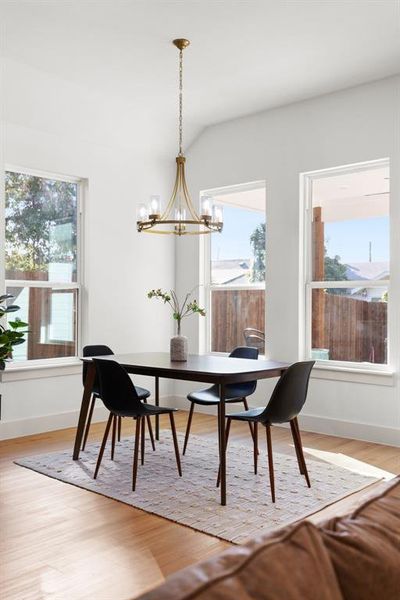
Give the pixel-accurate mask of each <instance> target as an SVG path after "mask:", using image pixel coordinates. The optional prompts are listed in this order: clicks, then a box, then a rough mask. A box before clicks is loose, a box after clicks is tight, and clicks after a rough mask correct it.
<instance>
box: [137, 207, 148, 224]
mask: <svg viewBox="0 0 400 600" xmlns="http://www.w3.org/2000/svg"><path fill="white" fill-rule="evenodd" d="M148 218H149V211H148V209H147V206H146V205H145V204H143V203H142V204H139V205H138V207H137V209H136V221H137V222H139V221H147V220H148Z"/></svg>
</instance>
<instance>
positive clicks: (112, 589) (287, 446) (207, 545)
mask: <svg viewBox="0 0 400 600" xmlns="http://www.w3.org/2000/svg"><path fill="white" fill-rule="evenodd" d="M176 417H177V427H178V430H179V431H181V432H184V430H185V425H186V419H187V414H186V413H185V412H183V411H180V412H179V413H178V414H177V415H176ZM161 426H162V427H164V426H165V427H168V423H167V421H162V423H161ZM103 431H104V423H100V424H95V425H93V426H92V429H91V432H90V439H92V440H93V439H100V437H101V436H102V434H103ZM192 433H196V434H198V435H205V436H215V435H216V419H215V418H214V417H213V416H208V415H202V414H195V416H194V418H193V426H192ZM272 433H273V447H274V450H276V451H279V452H290V453H292V452H293V447H292V442H291V438H290V432H289V431H288V430H286V429H284V428H274V429H273V432H272ZM123 435H132V423H131V422H130V423H129V422H128V423H124V426H123ZM231 435H232V438H236V439H240V440H241V441H243V443H248V444H250V443H251V440H250V439H249V432H248V428H247V426H246V425H242V424H234V426H233V427H232V434H231ZM73 439H74V429H65V430H62V431H55V432H51V433H44V434H40V435H33V436H29V437H25V438H18V439H15V440H8V441H4V442H0V466H1V473H2V475H1V532H2V535H1V553H2V557H1V561H0V597H1V598H2V600H44V599H46V600H89V599H91V600H94V599H95V600H128V599H129V598H135V597H136V596H137V595H139V594H140V593H142V592H144V591H146V590H148V589H150V588H152V587H154V586H156V585H157V584H159V583H161V582H162V581H163V580H164V579H165V577H166V576H167V575H169V574H170V573H173V572H174V571H177V570H179V569H181V568H183V567H186V566H188V565H190V564H192V563H195V562H198V561H200V560H202V559H205V558H208V557H210V556H212V555H214V554H216V553H218V552H220V551H221V550H223V549H224V548H227V547H229V545H230V544H229V543H228V542H224V541H221V540H218V539H215V538H213V537H211V536H208V535H206V534H203V533H199V532H196V531H193V530H191V529H189V528H187V527H184V526H181V525H178V524H176V523H172V522H169V521H167V520H165V519H162V518H160V517H157V516H154V515H150V514H147V513H145V512H142V511H140V510H137V509H134V508H132V507H130V506H126V505H124V504H122V503H119V502H116V501H115V500H110V499H108V498H104V497H102V496H99V495H96V494H94V493H90V492H87V491H85V490H81V489H79V488H77V487H73V486H71V485H67V484H64V483H62V482H59V481H55V480H53V479H50V478H48V477H45V476H43V475H40V474H37V473H34V472H33V471H29V470H28V469H24V468H22V467H19V466H16V465H14V464H13V460H15V459H16V458H18V457H23V456H28V455H30V454H40V453H41V452H50V451H52V450H54V451H56V450H61V449H65V448H71V449H72V443H73ZM190 443H191V441H190V440H189V446H188V452H189V451H190ZM303 445H304V446H305V447H306V448H308V449H309V450H310V452H319V451H322V452H328V453H331V454H332V456H337V457H339V458H340V457H341V456H342V455H343V456H345V457H350V458H352V459H354V460H358V461H362V462H363V463H366V464H369V465H374V466H375V467H378V468H380V469H383V470H385V471H389V472H391V473H398V472H400V459H399V449H398V448H392V447H390V446H382V445H377V444H372V443H367V442H361V441H355V440H347V439H343V438H337V437H332V436H325V435H320V434H314V433H304V434H303ZM263 456H264V446H262V447H261V456H260V460H262V459H263ZM306 458H307V454H306ZM362 493H363V492H361V493H359V494H358V495H360V494H362ZM364 493H365V492H364ZM351 498H354V497H351ZM177 501H178V499H177ZM349 502H350V500H349V499H345V500H342V501H341V502H339V503H337V504H336V505H334V506H333V507H332V506H331V507H329V508H327V509H325V510H324V511H322V513H320V514H319V515H317V516H314V517H313V519H318V518H321V515H322V516H330V515H332V514H333V513H334V512H337V511H340V512H343V511H344V510H345V509H346V507H347V506H348V505H349Z"/></svg>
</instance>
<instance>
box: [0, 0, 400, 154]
mask: <svg viewBox="0 0 400 600" xmlns="http://www.w3.org/2000/svg"><path fill="white" fill-rule="evenodd" d="M398 7H399V3H398V2H397V1H396V0H385V1H384V2H382V1H381V0H376V1H375V0H369V1H364V2H361V1H360V0H333V1H323V0H320V1H313V0H297V1H283V0H282V1H280V0H262V1H259V0H247V1H241V0H238V1H236V0H227V1H223V0H221V1H214V0H213V1H209V0H196V1H192V0H185V1H181V0H177V1H170V0H164V1H162V2H161V1H155V0H146V1H144V0H131V1H118V0H112V1H111V0H110V1H105V0H102V1H96V0H79V1H73V0H72V1H71V0H70V1H67V2H56V1H52V2H49V1H46V2H43V1H40V0H36V1H29V2H28V1H25V2H24V1H20V2H3V3H2V4H1V13H2V14H1V19H2V21H3V22H4V23H5V26H4V31H5V36H4V42H3V49H4V54H5V57H6V69H5V73H6V75H5V77H6V85H5V89H6V91H7V96H8V100H7V101H6V118H8V119H9V120H11V121H14V122H18V123H21V124H25V125H29V126H33V127H39V128H41V129H44V130H46V131H51V132H53V133H54V132H55V133H60V132H62V131H63V128H64V129H65V131H68V132H71V131H72V132H76V135H79V136H81V138H82V137H85V138H86V139H88V140H93V141H96V142H100V141H101V142H104V143H107V144H120V145H126V144H128V145H136V146H142V147H143V148H144V149H145V150H146V149H147V150H149V151H150V150H151V149H153V151H154V149H155V148H157V149H158V150H159V151H160V153H164V152H165V153H167V152H173V151H175V148H176V141H175V140H176V136H175V128H176V109H177V90H176V87H177V59H178V56H177V50H176V49H175V48H174V47H173V46H172V45H171V44H170V42H171V40H172V39H173V38H175V37H188V38H189V39H190V40H191V41H192V44H191V46H190V47H189V49H187V50H186V51H185V90H186V92H185V105H184V110H185V132H186V146H187V145H188V144H189V143H190V142H191V141H192V140H193V139H194V138H195V136H196V135H198V134H199V132H200V131H201V130H202V129H203V128H205V127H207V126H209V125H212V124H214V123H216V122H220V121H224V120H227V119H232V118H236V117H238V116H242V115H246V114H249V113H252V112H257V111H261V110H265V109H268V108H270V107H275V106H279V105H283V104H288V103H291V102H295V101H299V100H302V99H305V98H309V97H312V96H316V95H320V94H325V93H328V92H332V91H334V90H338V89H342V88H346V87H350V86H354V85H357V84H360V83H364V82H367V81H372V80H376V79H380V78H383V77H386V76H389V75H392V74H394V73H396V72H398V71H399V65H400V35H399V14H398V11H399V8H398ZM60 115H61V116H62V118H61V119H60Z"/></svg>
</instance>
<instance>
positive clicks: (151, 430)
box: [146, 416, 156, 451]
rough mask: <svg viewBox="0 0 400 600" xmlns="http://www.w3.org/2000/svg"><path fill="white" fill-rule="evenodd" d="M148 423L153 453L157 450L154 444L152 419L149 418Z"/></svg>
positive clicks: (147, 418)
mask: <svg viewBox="0 0 400 600" xmlns="http://www.w3.org/2000/svg"><path fill="white" fill-rule="evenodd" d="M146 422H147V429H148V430H149V435H150V440H151V447H152V448H153V451H154V450H155V449H156V445H155V442H154V433H153V427H152V425H151V419H150V417H149V416H147V417H146Z"/></svg>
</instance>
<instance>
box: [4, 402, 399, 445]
mask: <svg viewBox="0 0 400 600" xmlns="http://www.w3.org/2000/svg"><path fill="white" fill-rule="evenodd" d="M160 404H161V405H163V406H169V407H172V408H181V409H183V410H188V409H189V406H190V405H189V402H188V401H187V399H186V397H185V396H162V397H161V399H160ZM229 410H231V411H233V410H234V407H233V406H232V407H229V408H228V411H229ZM236 410H237V406H236ZM196 412H202V413H206V414H212V415H216V409H215V407H203V406H196ZM107 415H108V411H107V409H106V408H105V407H104V406H103V405H100V404H99V405H98V406H96V407H95V410H94V413H93V422H94V423H96V422H100V421H105V420H106V419H107ZM78 417H79V410H73V411H69V412H63V413H57V414H50V415H42V416H39V417H29V418H27V419H18V420H15V421H0V440H7V439H12V438H17V437H23V436H26V435H33V434H36V433H45V432H48V431H56V430H58V429H67V428H68V427H76V424H77V422H78ZM299 420H300V425H301V428H302V429H304V430H305V431H313V432H315V433H325V434H328V435H333V436H338V437H345V438H350V439H356V440H363V441H367V442H374V443H377V444H386V445H389V446H400V430H399V429H396V428H395V427H383V426H380V425H370V424H369V423H360V422H354V421H342V420H340V419H332V418H328V417H319V416H316V415H307V414H302V415H301V417H300V419H299Z"/></svg>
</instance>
